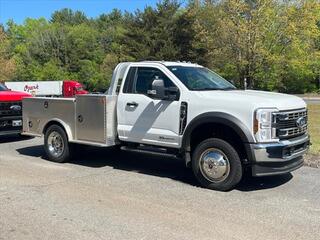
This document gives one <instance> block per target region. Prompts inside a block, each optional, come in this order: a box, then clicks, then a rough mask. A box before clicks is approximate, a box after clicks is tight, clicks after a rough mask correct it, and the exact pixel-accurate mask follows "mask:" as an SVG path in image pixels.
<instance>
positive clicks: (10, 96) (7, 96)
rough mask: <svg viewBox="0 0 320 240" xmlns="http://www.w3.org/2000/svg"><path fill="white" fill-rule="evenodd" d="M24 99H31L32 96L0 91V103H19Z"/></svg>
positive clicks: (23, 93)
mask: <svg viewBox="0 0 320 240" xmlns="http://www.w3.org/2000/svg"><path fill="white" fill-rule="evenodd" d="M24 97H32V95H30V94H28V93H25V92H16V91H0V101H1V102H14V101H21V100H22V98H24Z"/></svg>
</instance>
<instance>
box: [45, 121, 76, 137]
mask: <svg viewBox="0 0 320 240" xmlns="http://www.w3.org/2000/svg"><path fill="white" fill-rule="evenodd" d="M51 123H58V124H60V125H61V126H62V127H63V128H64V130H65V131H66V134H67V136H68V141H70V140H73V135H72V131H71V128H70V127H69V126H68V125H67V124H66V123H65V122H64V121H62V120H61V119H58V118H53V119H50V120H48V121H47V122H46V123H45V124H44V127H43V130H42V133H43V134H45V132H44V131H45V129H47V127H48V125H51Z"/></svg>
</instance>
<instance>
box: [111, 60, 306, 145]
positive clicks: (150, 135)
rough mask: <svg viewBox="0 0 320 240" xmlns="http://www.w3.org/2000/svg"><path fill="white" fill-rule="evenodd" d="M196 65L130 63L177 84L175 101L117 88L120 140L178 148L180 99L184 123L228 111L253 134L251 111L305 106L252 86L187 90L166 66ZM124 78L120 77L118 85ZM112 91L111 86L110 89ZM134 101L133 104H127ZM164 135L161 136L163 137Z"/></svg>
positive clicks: (282, 95)
mask: <svg viewBox="0 0 320 240" xmlns="http://www.w3.org/2000/svg"><path fill="white" fill-rule="evenodd" d="M171 65H174V66H177V65H182V66H197V67H200V66H199V65H194V64H189V63H177V62H140V63H131V64H128V66H129V67H127V69H126V73H125V74H124V77H123V79H125V76H126V74H127V72H128V69H129V68H130V66H135V67H154V68H158V69H159V70H161V71H162V72H163V73H164V74H166V75H167V76H168V78H170V80H171V81H172V82H173V83H174V84H175V85H176V86H177V87H178V88H179V91H180V99H179V101H164V100H154V99H152V98H150V97H148V96H145V95H143V94H128V93H123V86H122V87H121V89H120V92H119V96H118V103H117V119H118V125H117V130H118V136H119V139H120V140H123V141H129V142H137V143H144V144H153V145H158V146H164V147H175V148H180V147H181V143H182V137H183V136H182V135H179V109H180V105H181V102H187V103H188V117H187V127H188V124H189V123H190V122H191V121H192V120H193V119H194V118H196V117H197V116H199V115H201V114H204V113H208V112H221V113H226V114H229V115H231V116H233V117H235V118H237V119H238V120H239V121H240V122H242V123H243V124H244V125H245V126H246V128H247V129H248V130H249V132H250V133H251V134H252V137H253V139H254V135H253V118H254V112H255V111H256V110H257V109H259V108H276V109H278V110H279V111H282V110H293V109H299V108H305V107H306V104H305V102H304V101H303V100H302V99H301V98H299V97H296V96H292V95H287V94H280V93H274V92H264V91H253V90H232V91H216V90H215V91H190V90H188V89H187V88H186V86H184V85H183V83H182V82H181V81H180V80H179V79H178V78H177V77H176V76H175V75H174V74H173V73H171V72H170V71H169V70H168V68H167V67H166V66H171ZM123 83H124V80H123V81H122V85H123ZM110 91H112V89H111V90H110ZM128 102H136V103H138V106H137V107H136V108H130V107H127V106H126V104H127V103H128ZM163 137H164V138H163Z"/></svg>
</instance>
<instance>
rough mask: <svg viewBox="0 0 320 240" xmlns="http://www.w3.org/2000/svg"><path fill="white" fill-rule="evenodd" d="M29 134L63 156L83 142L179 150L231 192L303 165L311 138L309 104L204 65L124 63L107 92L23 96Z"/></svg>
mask: <svg viewBox="0 0 320 240" xmlns="http://www.w3.org/2000/svg"><path fill="white" fill-rule="evenodd" d="M23 109H24V111H23V134H25V135H31V136H42V135H44V145H45V150H46V154H47V155H48V158H49V159H50V160H52V161H55V162H65V161H67V160H68V159H69V158H70V157H71V156H72V152H73V150H74V149H75V148H77V147H78V146H79V145H77V144H88V145H95V146H101V147H111V146H115V145H119V146H120V147H121V149H122V150H130V151H138V152H146V153H147V152H150V153H153V154H160V155H164V156H168V155H174V156H177V157H180V158H183V159H184V160H185V163H186V166H188V167H191V168H192V170H193V173H194V175H195V177H196V178H197V180H198V181H199V182H200V184H201V185H202V186H203V187H206V188H210V189H215V190H222V191H226V190H230V189H232V188H233V187H235V186H236V185H237V184H238V183H239V181H240V180H241V178H242V175H243V173H244V170H245V169H248V170H250V171H251V172H252V175H253V176H265V175H276V174H283V173H287V172H291V171H293V170H295V169H297V168H299V167H301V166H302V165H303V154H304V153H305V152H306V151H307V149H308V147H309V144H310V140H309V135H308V133H307V109H306V104H305V102H304V101H303V100H302V99H300V98H298V97H295V96H290V95H285V94H279V93H272V92H263V91H252V90H247V91H244V90H237V89H236V88H235V87H234V86H233V85H232V84H231V83H229V82H228V81H226V80H225V79H223V78H222V77H220V76H219V75H217V74H216V73H214V72H213V71H210V70H208V69H206V68H204V67H202V66H200V65H197V64H191V63H183V62H164V61H162V62H125V63H120V64H119V65H118V66H117V67H116V68H115V70H114V73H113V77H112V82H111V86H110V89H109V91H108V93H107V94H104V95H102V94H101V95H78V96H76V97H75V98H26V99H24V100H23Z"/></svg>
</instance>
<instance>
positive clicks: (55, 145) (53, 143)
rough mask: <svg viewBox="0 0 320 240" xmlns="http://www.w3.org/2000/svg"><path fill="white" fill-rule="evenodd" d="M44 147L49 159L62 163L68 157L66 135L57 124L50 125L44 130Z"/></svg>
mask: <svg viewBox="0 0 320 240" xmlns="http://www.w3.org/2000/svg"><path fill="white" fill-rule="evenodd" d="M44 148H45V151H46V154H47V156H48V158H49V160H50V161H53V162H58V163H62V162H66V161H68V160H69V159H70V156H71V151H70V147H69V142H68V138H67V135H66V133H65V131H64V129H63V128H61V127H60V126H58V125H52V126H50V127H49V128H48V129H47V131H46V132H45V135H44Z"/></svg>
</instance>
